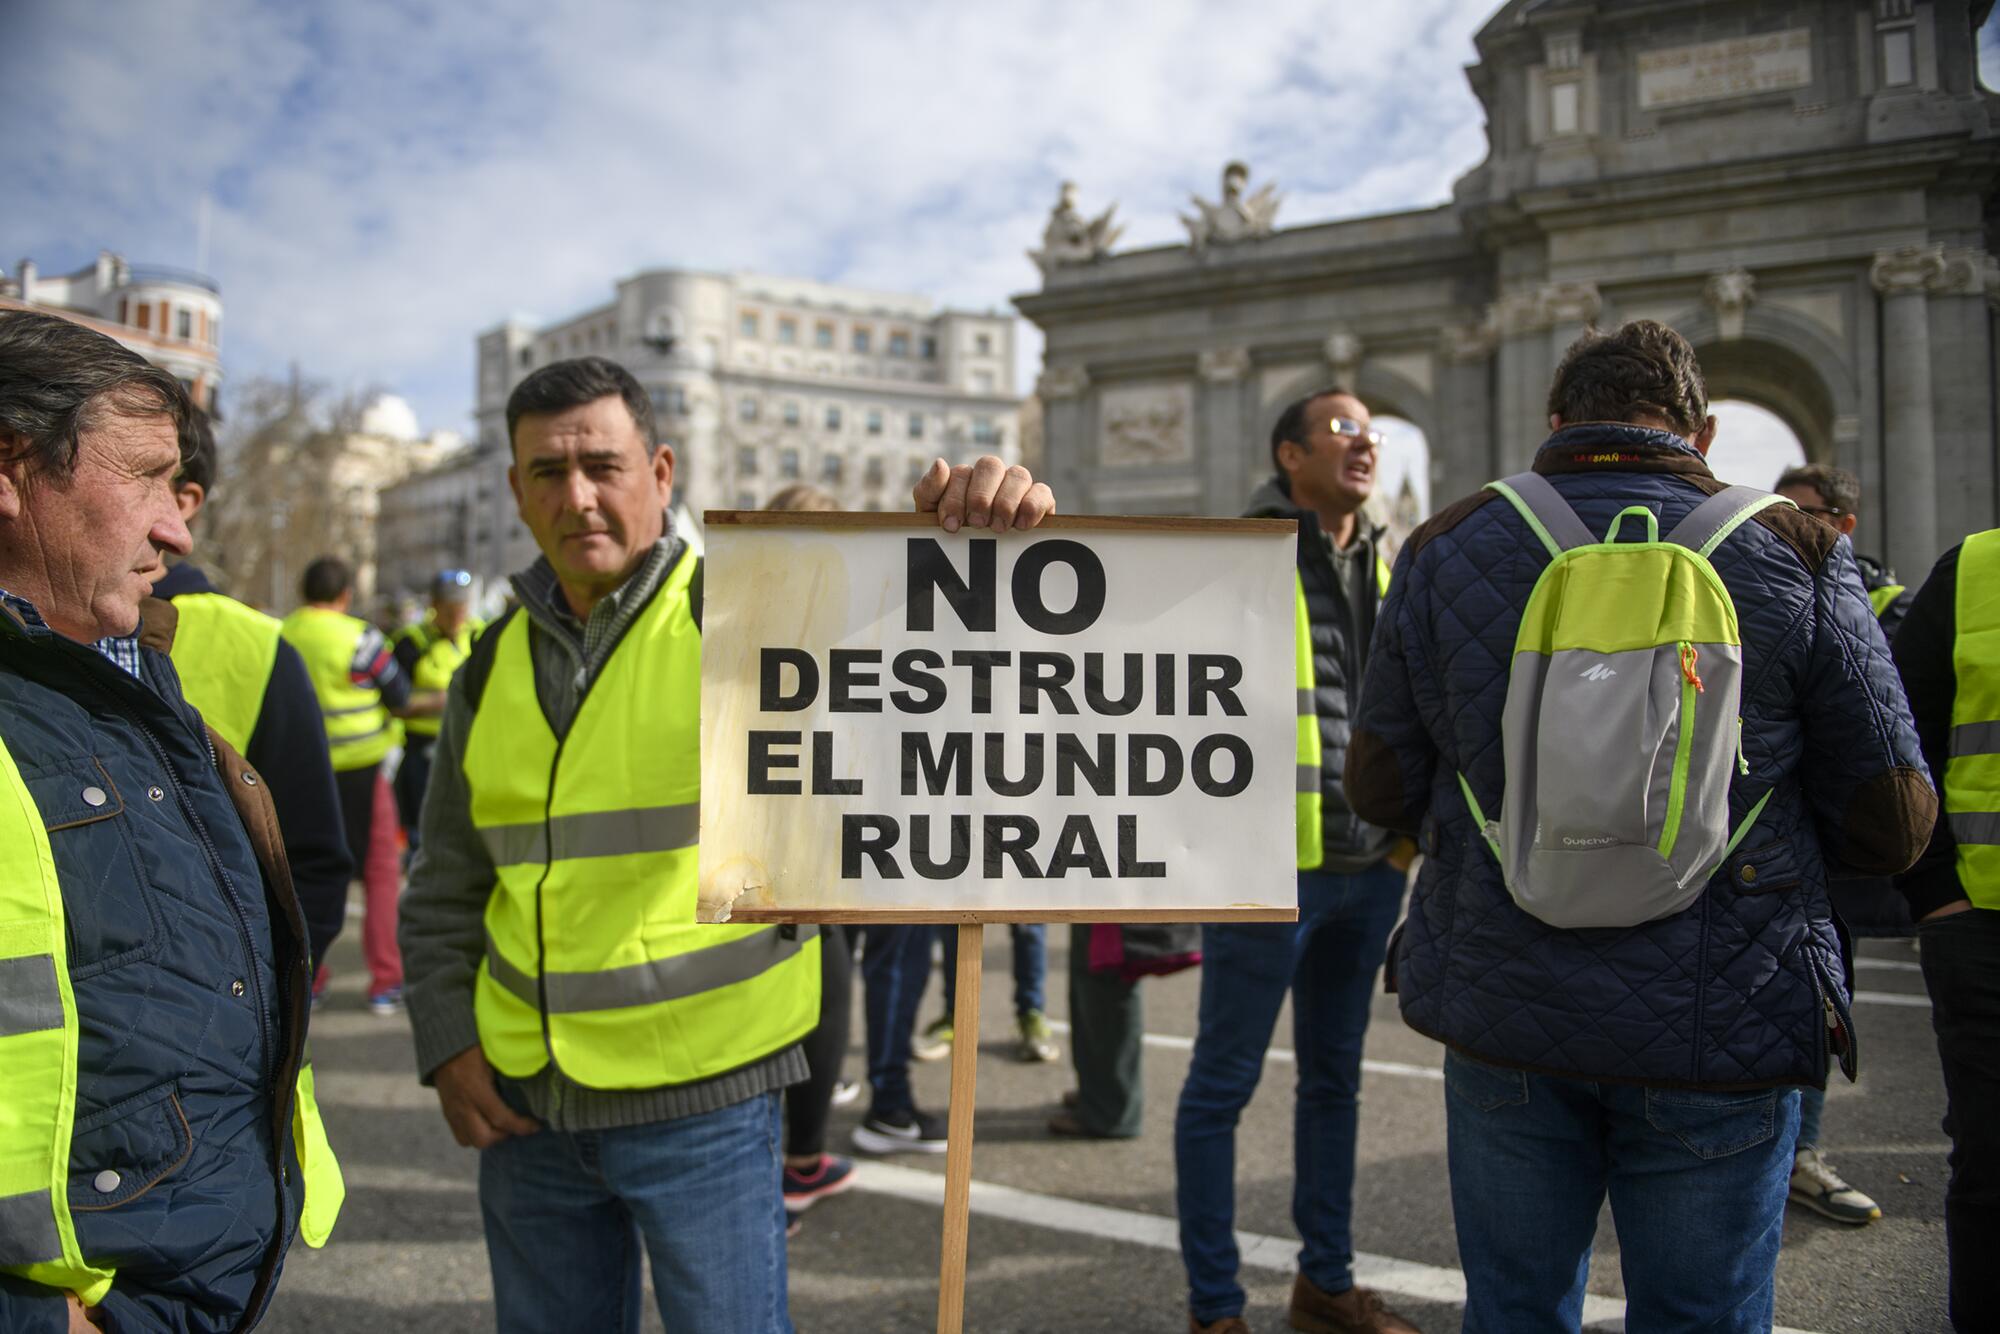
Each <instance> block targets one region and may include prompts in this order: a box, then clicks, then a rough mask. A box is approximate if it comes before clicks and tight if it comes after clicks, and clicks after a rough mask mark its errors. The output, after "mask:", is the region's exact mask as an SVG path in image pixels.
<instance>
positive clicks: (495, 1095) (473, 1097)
mask: <svg viewBox="0 0 2000 1334" xmlns="http://www.w3.org/2000/svg"><path fill="white" fill-rule="evenodd" d="M436 1083H437V1095H438V1102H440V1103H441V1104H443V1106H444V1119H445V1123H446V1124H447V1125H449V1126H450V1127H451V1135H452V1138H453V1139H455V1140H457V1141H458V1142H459V1143H460V1144H462V1145H464V1146H465V1147H466V1148H468V1149H490V1148H492V1147H493V1146H494V1145H495V1144H498V1143H499V1142H500V1141H501V1140H503V1139H511V1138H513V1137H514V1136H516V1135H532V1134H534V1133H535V1132H536V1131H538V1130H540V1129H541V1128H542V1127H541V1123H540V1122H538V1121H536V1120H534V1119H533V1118H532V1117H526V1116H522V1115H521V1114H520V1113H519V1112H517V1111H515V1110H514V1109H513V1108H512V1107H509V1106H508V1105H507V1103H506V1101H505V1099H503V1098H501V1096H500V1090H499V1088H498V1087H496V1086H495V1084H494V1082H493V1067H492V1066H490V1065H488V1064H487V1063H486V1053H485V1052H483V1051H481V1050H480V1049H479V1048H477V1047H467V1048H466V1049H465V1050H464V1051H462V1052H460V1053H459V1054H458V1055H456V1056H454V1057H452V1058H451V1059H450V1060H449V1061H446V1062H445V1063H444V1064H443V1065H441V1066H439V1067H438V1068H437V1077H436Z"/></svg>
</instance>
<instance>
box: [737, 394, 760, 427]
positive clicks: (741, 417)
mask: <svg viewBox="0 0 2000 1334" xmlns="http://www.w3.org/2000/svg"><path fill="white" fill-rule="evenodd" d="M736 420H737V421H740V422H753V421H756V420H757V400H756V399H754V398H750V397H747V396H746V397H744V398H739V399H737V400H736Z"/></svg>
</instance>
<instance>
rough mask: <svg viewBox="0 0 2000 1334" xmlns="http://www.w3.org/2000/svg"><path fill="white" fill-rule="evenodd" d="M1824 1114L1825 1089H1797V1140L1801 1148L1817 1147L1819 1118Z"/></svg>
mask: <svg viewBox="0 0 2000 1334" xmlns="http://www.w3.org/2000/svg"><path fill="white" fill-rule="evenodd" d="M1825 1115H1826V1090H1824V1089H1800V1090H1799V1142H1798V1145H1797V1147H1798V1148H1801V1149H1817V1148H1818V1147H1819V1123H1820V1118H1821V1117H1823V1116H1825Z"/></svg>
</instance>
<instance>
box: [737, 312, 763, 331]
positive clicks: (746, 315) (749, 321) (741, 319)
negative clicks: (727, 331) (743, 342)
mask: <svg viewBox="0 0 2000 1334" xmlns="http://www.w3.org/2000/svg"><path fill="white" fill-rule="evenodd" d="M736 332H737V333H739V334H741V335H742V336H743V337H745V338H756V337H757V336H758V333H757V312H756V311H754V310H746V311H744V312H743V313H742V314H741V315H739V316H737V317H736Z"/></svg>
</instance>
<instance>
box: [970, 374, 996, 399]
mask: <svg viewBox="0 0 2000 1334" xmlns="http://www.w3.org/2000/svg"><path fill="white" fill-rule="evenodd" d="M972 388H973V392H975V393H980V394H990V393H992V392H993V372H992V371H974V372H973V373H972Z"/></svg>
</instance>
